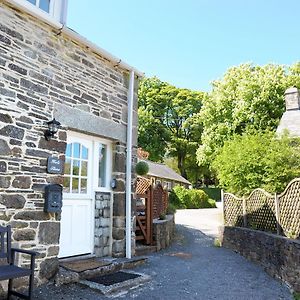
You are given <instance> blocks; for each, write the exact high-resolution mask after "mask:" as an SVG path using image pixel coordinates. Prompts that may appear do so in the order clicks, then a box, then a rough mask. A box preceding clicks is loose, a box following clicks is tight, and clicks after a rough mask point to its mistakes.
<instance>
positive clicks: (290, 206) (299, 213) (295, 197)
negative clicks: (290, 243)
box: [278, 179, 300, 238]
mask: <svg viewBox="0 0 300 300" xmlns="http://www.w3.org/2000/svg"><path fill="white" fill-rule="evenodd" d="M278 202H279V212H280V215H279V223H280V225H281V227H282V230H283V233H284V234H285V235H286V236H288V237H291V238H300V179H295V180H293V181H291V182H290V183H289V184H288V186H287V187H286V189H285V190H284V192H283V193H282V194H280V195H278Z"/></svg>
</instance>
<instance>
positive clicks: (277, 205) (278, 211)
mask: <svg viewBox="0 0 300 300" xmlns="http://www.w3.org/2000/svg"><path fill="white" fill-rule="evenodd" d="M274 201H275V214H276V226H277V234H278V235H280V234H281V227H280V208H279V198H278V195H277V193H275V197H274Z"/></svg>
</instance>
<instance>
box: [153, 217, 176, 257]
mask: <svg viewBox="0 0 300 300" xmlns="http://www.w3.org/2000/svg"><path fill="white" fill-rule="evenodd" d="M174 234H175V217H174V215H166V219H165V220H159V219H154V220H153V239H154V243H155V244H156V251H160V250H161V249H165V248H167V247H169V245H170V243H171V241H172V240H173V238H174Z"/></svg>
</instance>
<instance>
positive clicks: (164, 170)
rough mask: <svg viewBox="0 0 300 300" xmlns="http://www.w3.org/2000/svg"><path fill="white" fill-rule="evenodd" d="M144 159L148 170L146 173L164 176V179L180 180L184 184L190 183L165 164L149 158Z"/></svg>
mask: <svg viewBox="0 0 300 300" xmlns="http://www.w3.org/2000/svg"><path fill="white" fill-rule="evenodd" d="M144 161H145V162H147V164H148V165H149V172H148V174H147V175H149V176H154V177H160V178H165V179H169V180H173V181H177V182H182V183H184V184H189V185H191V183H190V182H189V181H188V180H187V179H185V178H184V177H182V176H181V175H179V174H177V173H176V172H175V171H174V170H172V169H171V168H169V167H168V166H166V165H165V164H162V163H155V162H153V161H150V160H144Z"/></svg>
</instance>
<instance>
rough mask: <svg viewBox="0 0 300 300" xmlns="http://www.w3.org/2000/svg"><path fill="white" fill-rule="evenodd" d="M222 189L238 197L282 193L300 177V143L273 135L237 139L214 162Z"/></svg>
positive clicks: (222, 150)
mask: <svg viewBox="0 0 300 300" xmlns="http://www.w3.org/2000/svg"><path fill="white" fill-rule="evenodd" d="M213 167H214V169H215V170H216V172H217V176H218V179H219V182H220V185H221V186H222V187H224V188H225V189H226V191H229V192H232V193H235V194H241V195H244V194H249V193H250V192H251V191H252V190H253V189H255V188H258V187H260V188H264V189H265V190H267V191H269V192H282V191H283V189H284V187H285V186H286V185H287V184H288V182H289V181H290V180H292V179H293V178H295V177H297V176H299V175H300V139H295V138H293V139H292V138H290V137H289V136H288V135H283V136H282V137H275V134H274V133H273V132H265V133H260V132H256V133H253V134H250V133H248V134H243V135H235V136H234V137H233V139H232V140H229V141H226V142H225V144H224V146H223V148H222V149H221V151H220V152H219V154H218V155H217V157H216V159H215V160H214V162H213Z"/></svg>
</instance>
